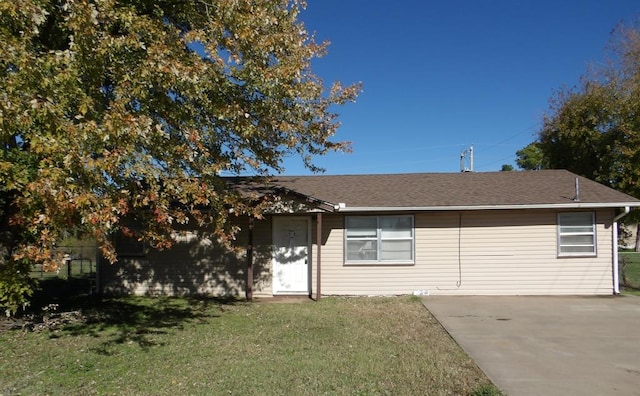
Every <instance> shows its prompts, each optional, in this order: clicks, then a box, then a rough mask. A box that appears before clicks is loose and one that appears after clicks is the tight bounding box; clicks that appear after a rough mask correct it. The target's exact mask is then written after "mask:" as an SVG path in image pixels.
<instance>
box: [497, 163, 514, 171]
mask: <svg viewBox="0 0 640 396" xmlns="http://www.w3.org/2000/svg"><path fill="white" fill-rule="evenodd" d="M512 170H513V165H511V164H503V165H502V168H501V169H500V171H502V172H511V171H512Z"/></svg>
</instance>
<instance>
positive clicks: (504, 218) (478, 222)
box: [98, 209, 614, 297]
mask: <svg viewBox="0 0 640 396" xmlns="http://www.w3.org/2000/svg"><path fill="white" fill-rule="evenodd" d="M613 215H614V211H613V210H610V209H606V210H600V211H597V212H596V222H597V253H598V254H597V256H596V257H566V258H558V257H557V254H556V253H557V223H556V216H557V212H555V211H551V210H537V211H533V210H528V211H514V210H487V211H468V212H461V213H458V212H424V213H416V214H415V219H414V220H415V222H414V224H415V257H416V259H415V264H413V265H379V264H378V265H345V264H344V261H343V243H344V241H343V238H344V233H343V226H344V216H343V215H342V214H329V213H325V214H323V216H322V218H323V219H322V220H323V221H322V222H323V226H322V246H321V250H322V257H321V258H322V263H321V277H322V279H321V281H322V284H321V293H322V294H323V295H393V294H411V293H414V292H415V291H425V292H427V293H429V294H432V295H437V294H443V295H455V294H465V295H482V294H486V295H499V294H504V295H536V294H539V295H545V294H546V295H559V294H585V295H593V294H604V295H606V294H612V293H613V274H612V264H611V262H612V247H613V241H612V239H611V237H612V230H611V224H612V223H611V222H612V219H613ZM310 217H311V218H312V219H313V221H312V223H311V250H310V252H311V255H310V257H309V259H310V260H309V262H310V269H309V271H310V275H311V276H310V277H309V293H310V294H311V295H315V294H316V292H317V290H316V286H317V278H316V276H317V265H318V262H317V261H318V260H317V252H318V246H317V242H316V241H317V237H316V226H317V222H316V221H317V220H316V219H317V218H316V215H315V214H313V215H310ZM239 225H240V227H241V228H242V231H241V232H240V233H239V234H238V236H237V238H236V243H235V245H236V247H237V249H235V250H232V251H229V250H226V249H224V248H223V247H222V246H220V245H219V244H217V243H216V242H215V239H213V238H212V237H211V235H209V234H208V233H207V232H206V231H205V230H197V231H192V233H191V234H190V237H187V238H183V240H182V241H181V242H179V243H177V244H176V245H175V246H174V247H173V248H172V249H169V250H164V251H157V250H153V249H146V251H145V254H144V255H142V256H138V257H134V256H130V257H121V258H120V260H119V262H118V263H116V264H113V265H110V264H108V263H101V265H100V266H99V269H98V270H99V282H100V288H101V291H102V292H105V293H116V294H138V295H159V294H163V295H185V294H204V295H214V296H239V297H244V294H245V290H246V288H245V283H246V265H247V263H246V246H247V244H248V238H247V225H248V223H247V220H246V219H243V220H242V221H241V222H240V223H239ZM271 233H272V221H271V219H270V218H268V219H266V220H263V221H256V222H255V226H254V296H256V297H260V296H271V295H272V293H273V290H272V282H271V278H272V246H271V244H272V237H271Z"/></svg>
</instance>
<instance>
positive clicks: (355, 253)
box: [347, 240, 378, 261]
mask: <svg viewBox="0 0 640 396" xmlns="http://www.w3.org/2000/svg"><path fill="white" fill-rule="evenodd" d="M347 260H348V261H358V260H373V261H376V260H378V242H376V241H361V240H348V241H347Z"/></svg>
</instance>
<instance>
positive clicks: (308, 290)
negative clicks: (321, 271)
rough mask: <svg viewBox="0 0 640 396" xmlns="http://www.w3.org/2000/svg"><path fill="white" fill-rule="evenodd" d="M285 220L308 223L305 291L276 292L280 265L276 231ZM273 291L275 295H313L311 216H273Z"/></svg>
mask: <svg viewBox="0 0 640 396" xmlns="http://www.w3.org/2000/svg"><path fill="white" fill-rule="evenodd" d="M283 219H293V220H304V221H305V222H306V223H307V264H306V265H307V270H306V272H307V282H306V285H305V287H306V290H304V291H281V290H276V282H275V274H276V270H277V266H278V265H279V264H278V262H277V260H276V253H277V252H276V249H277V247H276V240H277V239H276V230H277V228H278V225H279V224H278V223H279V222H280V221H281V220H283ZM271 220H272V221H271V239H272V244H271V271H272V272H271V289H272V293H273V295H274V296H275V295H310V294H311V281H312V279H311V278H312V276H311V269H312V267H313V265H312V257H313V251H312V247H313V246H312V238H311V223H312V221H311V216H299V215H298V216H273V217H272V218H271Z"/></svg>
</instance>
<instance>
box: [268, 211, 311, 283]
mask: <svg viewBox="0 0 640 396" xmlns="http://www.w3.org/2000/svg"><path fill="white" fill-rule="evenodd" d="M310 224H311V223H310V221H309V218H307V217H274V218H273V292H274V294H278V293H281V294H282V293H291V294H306V293H308V292H309V227H310Z"/></svg>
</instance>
